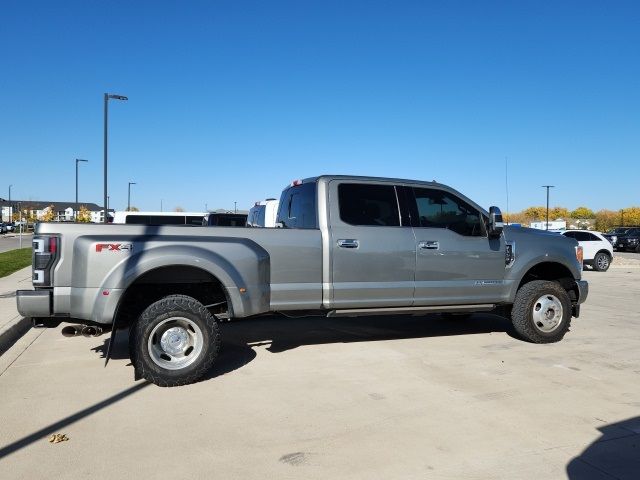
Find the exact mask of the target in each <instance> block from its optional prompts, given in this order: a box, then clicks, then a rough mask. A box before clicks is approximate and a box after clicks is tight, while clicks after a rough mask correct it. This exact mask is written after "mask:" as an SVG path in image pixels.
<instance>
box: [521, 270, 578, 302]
mask: <svg viewBox="0 0 640 480" xmlns="http://www.w3.org/2000/svg"><path fill="white" fill-rule="evenodd" d="M533 280H550V281H553V282H558V283H559V284H560V285H561V286H562V288H564V289H565V290H566V291H567V293H568V294H569V298H570V299H571V301H572V302H575V301H577V299H578V295H579V293H578V286H577V285H576V281H575V279H574V278H573V274H572V273H571V270H569V269H568V268H567V267H565V266H564V265H562V264H560V263H556V262H543V263H539V264H537V265H534V266H533V267H531V268H530V269H529V271H528V272H527V273H526V274H525V275H524V277H522V280H521V281H520V284H519V285H518V290H520V288H521V287H522V286H523V285H524V284H525V283H529V282H531V281H533Z"/></svg>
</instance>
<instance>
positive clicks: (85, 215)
mask: <svg viewBox="0 0 640 480" xmlns="http://www.w3.org/2000/svg"><path fill="white" fill-rule="evenodd" d="M90 221H91V212H90V211H89V209H88V208H87V207H85V206H84V205H81V206H80V210H78V214H77V215H76V222H81V223H89V222H90Z"/></svg>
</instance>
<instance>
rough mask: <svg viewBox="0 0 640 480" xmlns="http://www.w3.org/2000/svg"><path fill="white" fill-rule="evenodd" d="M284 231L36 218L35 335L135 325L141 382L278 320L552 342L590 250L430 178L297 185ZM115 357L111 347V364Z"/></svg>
mask: <svg viewBox="0 0 640 480" xmlns="http://www.w3.org/2000/svg"><path fill="white" fill-rule="evenodd" d="M277 221H278V223H277V226H278V227H280V228H229V227H194V226H146V225H87V224H60V223H41V224H39V225H38V227H37V229H36V233H35V235H34V238H33V286H34V290H19V291H18V292H17V303H18V311H19V312H20V313H21V314H22V315H24V316H25V317H31V318H32V319H33V324H34V326H42V327H55V326H58V325H59V324H60V322H69V323H72V324H77V325H76V326H74V327H65V328H67V329H69V328H72V329H74V328H75V329H76V330H75V331H78V332H79V331H84V332H85V333H86V334H96V333H99V332H101V331H107V330H111V341H110V347H109V350H110V349H111V345H113V341H114V336H115V334H116V332H117V331H118V330H123V329H129V333H130V335H129V350H130V355H131V359H132V363H133V365H134V368H135V371H136V375H137V376H139V377H144V378H146V379H148V380H150V381H152V382H154V383H156V384H158V385H163V386H175V385H183V384H187V383H190V382H194V381H196V380H197V379H198V378H200V377H201V376H202V375H203V374H204V373H205V372H206V371H207V370H208V369H209V368H210V367H211V366H212V364H213V363H214V362H215V360H216V356H217V354H218V350H219V348H220V344H221V338H220V332H219V328H218V322H219V321H221V320H227V319H234V318H243V317H252V316H256V315H262V314H266V313H269V312H283V313H285V312H286V313H287V314H292V313H295V314H307V315H309V314H311V315H313V314H317V315H327V316H358V315H392V314H412V315H420V314H427V313H433V312H440V313H443V314H447V315H451V314H456V315H464V314H469V313H472V312H488V311H494V312H498V313H500V314H502V315H504V316H506V317H510V318H511V319H512V322H513V325H514V326H515V329H516V330H517V332H518V333H519V334H520V335H521V336H522V337H523V338H524V339H525V340H528V341H531V342H536V343H549V342H556V341H559V340H560V339H562V337H563V336H564V335H565V333H566V332H567V331H568V329H569V323H570V321H571V317H572V316H575V317H577V316H578V315H579V308H580V304H581V303H582V302H584V300H585V299H586V297H587V293H588V285H587V282H585V281H583V280H581V273H582V258H581V256H582V250H581V248H580V247H579V246H578V245H577V243H576V241H575V240H573V239H570V238H567V237H563V236H561V235H556V234H550V233H547V232H543V231H537V230H531V229H527V228H521V227H508V226H506V227H503V224H502V216H501V214H500V210H499V209H498V208H497V207H491V208H490V209H489V211H488V212H487V211H485V210H484V209H483V208H482V207H480V206H478V205H477V204H475V203H474V202H473V201H471V200H470V199H468V198H466V197H465V196H464V195H462V194H461V193H459V192H457V191H456V190H454V189H452V188H450V187H447V186H445V185H442V184H440V183H435V182H421V181H414V180H400V179H392V178H372V177H355V176H329V175H327V176H320V177H315V178H309V179H305V180H297V181H294V182H293V183H292V184H291V185H290V186H288V187H287V188H286V189H285V190H284V191H283V193H282V197H281V200H280V206H279V211H278V216H277ZM109 354H110V352H108V353H107V360H108V356H109Z"/></svg>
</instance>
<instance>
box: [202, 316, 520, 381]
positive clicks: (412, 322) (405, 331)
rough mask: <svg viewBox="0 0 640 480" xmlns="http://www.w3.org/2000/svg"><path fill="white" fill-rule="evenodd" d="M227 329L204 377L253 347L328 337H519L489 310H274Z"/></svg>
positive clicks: (276, 349)
mask: <svg viewBox="0 0 640 480" xmlns="http://www.w3.org/2000/svg"><path fill="white" fill-rule="evenodd" d="M221 330H222V338H223V343H222V349H221V351H220V356H219V357H218V360H217V361H216V363H215V365H214V367H213V368H212V370H211V371H210V372H209V373H208V374H207V375H206V376H205V377H204V378H203V380H208V379H212V378H215V377H217V376H219V375H221V374H224V373H228V372H230V371H232V370H236V369H238V368H240V367H242V366H244V365H246V364H247V363H249V362H250V361H251V360H253V358H255V356H256V354H255V352H254V350H253V347H258V346H263V345H268V346H267V348H266V350H267V351H269V352H271V353H282V352H286V351H287V350H292V349H294V348H298V347H301V346H307V345H323V344H328V343H352V342H375V341H384V340H400V339H407V338H429V337H443V336H452V335H474V334H483V333H491V332H505V333H507V334H508V335H510V336H512V337H516V333H515V330H513V328H512V326H511V322H509V321H508V320H507V319H505V318H504V317H500V316H497V315H489V314H476V315H473V316H471V317H470V318H467V319H444V318H443V317H442V316H440V315H428V316H421V317H412V316H406V315H399V316H374V317H355V318H327V317H303V318H287V317H284V316H280V315H278V316H276V315H273V316H265V317H259V318H253V319H247V320H236V321H233V322H227V323H223V324H221ZM516 338H517V337H516ZM230 367H232V368H230Z"/></svg>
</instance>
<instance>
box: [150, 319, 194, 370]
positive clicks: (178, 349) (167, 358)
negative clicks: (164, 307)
mask: <svg viewBox="0 0 640 480" xmlns="http://www.w3.org/2000/svg"><path fill="white" fill-rule="evenodd" d="M203 343H204V340H203V335H202V330H200V327H198V325H197V324H196V323H195V322H193V321H192V320H189V319H188V318H185V317H173V318H168V319H166V320H163V321H162V322H160V323H159V324H158V325H156V326H155V328H154V329H153V330H152V332H151V335H149V340H148V342H147V348H148V351H149V356H150V357H151V360H153V362H154V363H155V364H156V365H158V366H160V367H162V368H166V369H167V370H180V369H181V368H185V367H187V366H189V365H191V364H192V363H193V362H195V361H196V359H197V358H198V356H199V355H200V352H202V346H203Z"/></svg>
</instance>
